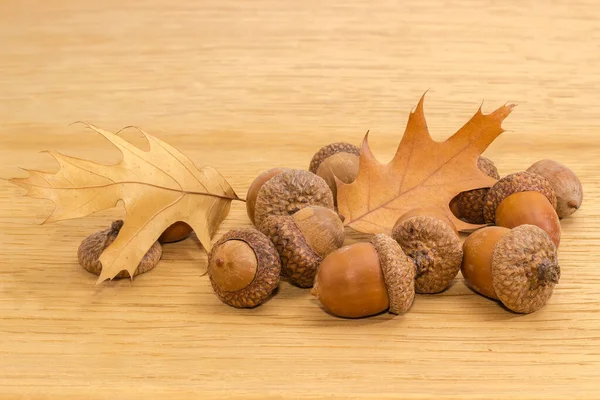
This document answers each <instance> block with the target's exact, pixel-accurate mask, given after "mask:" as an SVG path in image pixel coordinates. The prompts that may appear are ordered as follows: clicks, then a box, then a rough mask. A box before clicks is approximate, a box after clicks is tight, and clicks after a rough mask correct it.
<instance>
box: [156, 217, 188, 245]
mask: <svg viewBox="0 0 600 400" xmlns="http://www.w3.org/2000/svg"><path fill="white" fill-rule="evenodd" d="M192 231H193V229H192V227H191V226H189V225H188V224H186V223H185V222H183V221H178V222H175V223H174V224H172V225H171V226H169V227H168V228H167V229H165V231H164V232H163V233H162V235H160V237H159V238H158V241H159V242H160V243H161V244H165V243H174V242H179V241H181V240H183V239H186V238H187V237H188V236H190V233H192Z"/></svg>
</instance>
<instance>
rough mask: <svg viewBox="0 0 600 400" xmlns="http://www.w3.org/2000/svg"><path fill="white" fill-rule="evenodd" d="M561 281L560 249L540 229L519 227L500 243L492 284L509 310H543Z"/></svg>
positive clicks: (496, 252) (494, 262)
mask: <svg viewBox="0 0 600 400" xmlns="http://www.w3.org/2000/svg"><path fill="white" fill-rule="evenodd" d="M559 279H560V267H559V265H558V258H557V254H556V247H555V246H554V243H552V240H551V239H550V236H548V234H547V233H546V232H544V231H543V230H542V229H540V228H538V227H537V226H534V225H521V226H518V227H516V228H514V229H512V230H511V231H510V232H508V233H506V234H505V235H504V236H503V237H502V238H501V239H500V240H499V241H498V243H497V244H496V247H495V248H494V253H493V256H492V283H493V285H494V290H495V291H496V294H497V295H498V298H499V299H500V301H502V303H503V304H504V305H505V306H506V307H507V308H508V309H510V310H512V311H515V312H518V313H531V312H534V311H536V310H538V309H540V308H541V307H543V306H544V305H545V304H546V302H547V301H548V299H549V298H550V297H551V296H552V291H553V289H554V286H555V285H556V284H557V283H558V280H559Z"/></svg>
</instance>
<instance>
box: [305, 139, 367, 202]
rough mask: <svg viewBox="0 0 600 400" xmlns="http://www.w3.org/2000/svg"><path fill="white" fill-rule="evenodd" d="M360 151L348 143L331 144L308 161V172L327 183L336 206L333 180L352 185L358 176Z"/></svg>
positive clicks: (335, 187) (335, 190)
mask: <svg viewBox="0 0 600 400" xmlns="http://www.w3.org/2000/svg"><path fill="white" fill-rule="evenodd" d="M359 155H360V149H359V148H358V146H355V145H353V144H350V143H343V142H339V143H332V144H329V145H327V146H325V147H323V148H321V149H320V150H319V151H318V152H317V153H316V154H315V155H314V156H313V158H312V160H311V161H310V165H309V167H308V170H309V171H310V172H312V173H313V174H316V175H317V176H320V177H321V178H323V179H324V180H325V182H327V185H328V186H329V188H330V189H331V193H332V194H333V201H334V203H335V204H337V184H336V183H335V178H337V179H339V180H340V181H342V182H344V183H352V182H354V179H356V175H357V174H358V164H359Z"/></svg>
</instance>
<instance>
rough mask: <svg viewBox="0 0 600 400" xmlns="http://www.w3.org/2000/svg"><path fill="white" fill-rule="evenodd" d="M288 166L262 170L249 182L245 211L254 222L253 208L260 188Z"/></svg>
mask: <svg viewBox="0 0 600 400" xmlns="http://www.w3.org/2000/svg"><path fill="white" fill-rule="evenodd" d="M287 169H289V168H281V167H277V168H271V169H268V170H266V171H263V172H262V173H261V174H260V175H258V176H257V177H256V178H255V179H254V181H252V183H251V184H250V187H249V188H248V193H247V194H246V213H247V214H248V218H250V221H251V222H252V223H253V224H254V209H255V206H256V198H257V197H258V192H259V191H260V189H261V188H262V186H263V185H264V184H265V183H266V182H267V181H268V180H269V179H271V178H272V177H274V176H275V175H277V174H279V173H280V172H283V171H285V170H287Z"/></svg>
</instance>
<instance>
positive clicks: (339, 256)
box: [311, 234, 415, 318]
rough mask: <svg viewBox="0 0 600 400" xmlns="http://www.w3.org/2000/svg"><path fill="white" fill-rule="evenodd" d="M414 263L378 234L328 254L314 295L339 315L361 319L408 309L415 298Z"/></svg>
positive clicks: (313, 291)
mask: <svg viewBox="0 0 600 400" xmlns="http://www.w3.org/2000/svg"><path fill="white" fill-rule="evenodd" d="M414 274H415V268H414V264H413V263H412V261H411V260H410V259H409V258H408V257H407V256H406V255H404V253H402V249H401V248H400V246H399V245H398V243H396V242H395V241H394V240H393V239H392V238H391V237H389V236H387V235H384V234H379V235H375V236H374V237H373V239H372V241H371V243H355V244H353V245H350V246H345V247H342V248H340V249H338V250H336V251H334V252H332V253H331V254H329V255H328V256H327V257H326V258H325V259H324V260H323V262H322V263H321V265H320V267H319V270H318V272H317V277H316V280H315V287H314V288H313V290H312V292H311V293H312V294H313V295H314V296H316V297H317V298H318V299H319V301H320V302H321V305H322V306H323V308H324V309H325V310H326V311H327V312H329V313H331V314H333V315H336V316H339V317H344V318H361V317H367V316H369V315H375V314H379V313H381V312H384V311H385V310H388V311H389V312H390V313H392V314H400V313H403V312H406V311H408V310H409V308H410V306H411V305H412V303H413V300H414V297H415V289H414V276H415V275H414Z"/></svg>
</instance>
